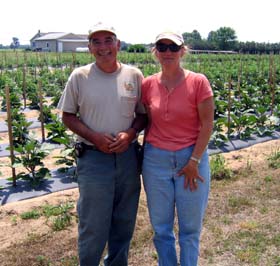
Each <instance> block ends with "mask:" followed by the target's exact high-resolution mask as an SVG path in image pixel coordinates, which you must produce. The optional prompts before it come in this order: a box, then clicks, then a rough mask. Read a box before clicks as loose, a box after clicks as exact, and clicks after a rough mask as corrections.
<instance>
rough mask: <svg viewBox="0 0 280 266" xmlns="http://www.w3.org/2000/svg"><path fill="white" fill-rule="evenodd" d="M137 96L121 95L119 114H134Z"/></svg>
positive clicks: (129, 115) (126, 115) (127, 115)
mask: <svg viewBox="0 0 280 266" xmlns="http://www.w3.org/2000/svg"><path fill="white" fill-rule="evenodd" d="M136 101H137V97H136V96H121V114H122V116H125V117H132V116H133V115H134V111H135V106H136Z"/></svg>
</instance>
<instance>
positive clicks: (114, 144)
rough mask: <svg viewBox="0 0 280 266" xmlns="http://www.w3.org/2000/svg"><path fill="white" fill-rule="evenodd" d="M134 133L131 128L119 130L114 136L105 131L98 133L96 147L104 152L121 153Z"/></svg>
mask: <svg viewBox="0 0 280 266" xmlns="http://www.w3.org/2000/svg"><path fill="white" fill-rule="evenodd" d="M135 136H136V134H135V132H134V131H133V130H132V131H130V130H127V131H123V132H119V133H118V134H117V135H116V136H112V135H110V134H106V133H104V134H103V133H99V135H98V140H97V141H96V142H95V143H96V144H95V145H96V147H97V148H98V149H99V150H100V151H102V152H104V153H114V152H115V153H121V152H124V151H126V150H127V149H128V146H129V144H130V143H131V141H132V140H133V139H134V138H135Z"/></svg>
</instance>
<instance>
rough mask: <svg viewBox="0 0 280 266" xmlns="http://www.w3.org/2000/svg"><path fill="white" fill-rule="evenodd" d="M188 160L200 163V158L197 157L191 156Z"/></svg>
mask: <svg viewBox="0 0 280 266" xmlns="http://www.w3.org/2000/svg"><path fill="white" fill-rule="evenodd" d="M190 160H192V161H195V162H196V163H198V164H200V159H198V158H196V157H194V156H191V158H190Z"/></svg>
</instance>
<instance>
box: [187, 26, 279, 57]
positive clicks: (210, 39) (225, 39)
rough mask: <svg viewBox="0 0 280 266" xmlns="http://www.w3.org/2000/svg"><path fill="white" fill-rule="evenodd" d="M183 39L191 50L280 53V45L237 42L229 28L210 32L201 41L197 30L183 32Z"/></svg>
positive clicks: (233, 31)
mask: <svg viewBox="0 0 280 266" xmlns="http://www.w3.org/2000/svg"><path fill="white" fill-rule="evenodd" d="M183 37H184V40H185V43H186V45H187V46H188V47H189V48H190V49H192V50H214V51H217V50H222V51H235V52H239V53H249V54H264V53H265V54H269V53H274V54H279V51H280V43H258V42H254V41H250V42H239V41H237V36H236V33H235V30H234V29H232V28H230V27H220V28H219V29H218V30H216V31H210V32H209V34H208V36H207V38H206V39H203V38H202V37H201V35H200V33H199V32H198V31H197V30H193V31H192V32H185V33H183Z"/></svg>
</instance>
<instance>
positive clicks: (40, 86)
mask: <svg viewBox="0 0 280 266" xmlns="http://www.w3.org/2000/svg"><path fill="white" fill-rule="evenodd" d="M39 98H40V120H41V131H42V141H43V142H44V141H45V125H44V111H43V93H42V81H41V80H39Z"/></svg>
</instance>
